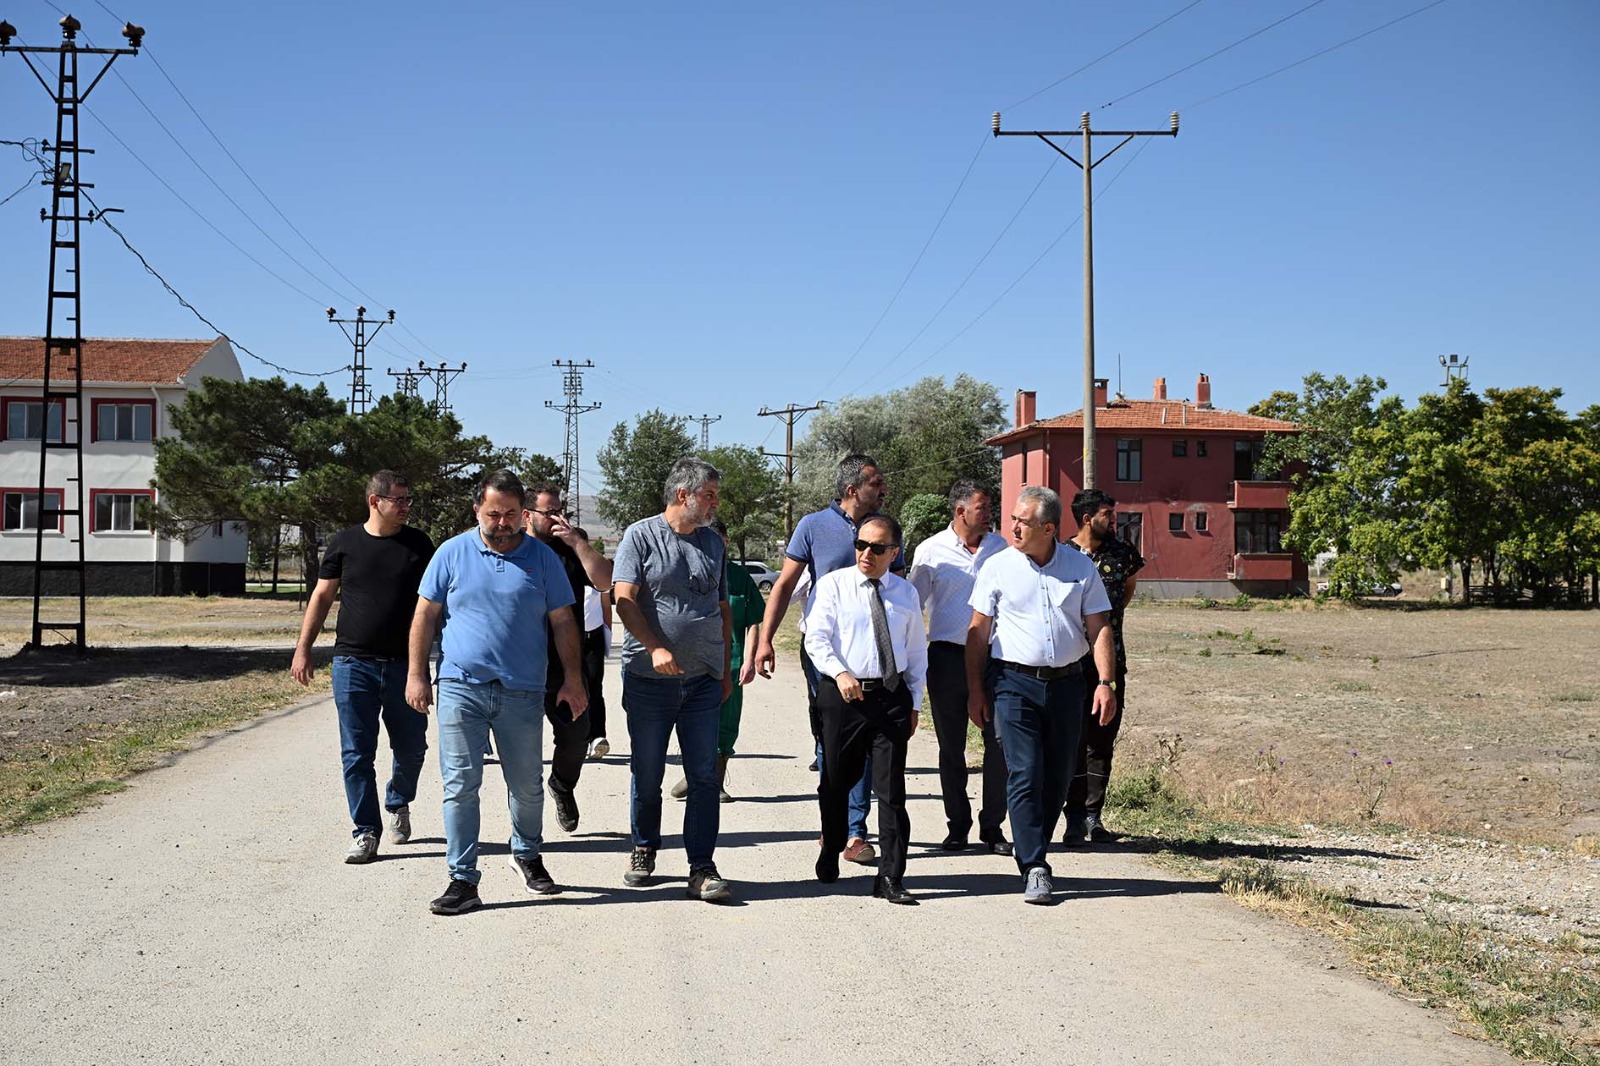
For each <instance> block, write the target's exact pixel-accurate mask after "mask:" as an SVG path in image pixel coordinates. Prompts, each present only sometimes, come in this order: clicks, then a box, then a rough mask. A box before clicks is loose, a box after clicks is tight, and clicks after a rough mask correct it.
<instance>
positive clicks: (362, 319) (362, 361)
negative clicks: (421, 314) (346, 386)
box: [328, 307, 394, 415]
mask: <svg viewBox="0 0 1600 1066" xmlns="http://www.w3.org/2000/svg"><path fill="white" fill-rule="evenodd" d="M338 313H339V312H338V311H336V310H334V309H333V308H331V307H330V308H328V321H329V322H332V323H334V324H335V325H337V326H338V327H339V329H340V330H342V331H343V332H344V335H345V336H346V337H348V338H350V343H351V344H353V345H355V349H356V357H355V361H354V362H352V363H351V364H350V413H351V414H353V415H364V414H366V413H367V404H368V403H370V402H371V401H372V390H371V389H369V388H367V342H368V341H370V340H371V339H372V338H373V337H376V336H377V335H378V331H379V330H381V329H383V327H384V326H387V325H388V324H389V322H393V321H394V312H393V311H390V312H389V319H388V321H387V322H384V321H376V320H374V319H370V318H368V317H367V309H366V308H365V307H358V308H356V317H355V318H335V317H333V316H334V315H337V314H338ZM348 326H354V327H355V328H356V329H355V332H354V333H352V332H350V330H349V329H347V328H346V327H348ZM368 326H371V327H372V332H371V333H368V332H367V327H368Z"/></svg>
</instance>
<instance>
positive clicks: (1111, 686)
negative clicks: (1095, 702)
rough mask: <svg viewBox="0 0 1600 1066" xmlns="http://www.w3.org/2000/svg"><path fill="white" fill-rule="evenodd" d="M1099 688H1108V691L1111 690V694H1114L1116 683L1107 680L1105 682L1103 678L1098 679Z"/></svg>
mask: <svg viewBox="0 0 1600 1066" xmlns="http://www.w3.org/2000/svg"><path fill="white" fill-rule="evenodd" d="M1100 686H1101V687H1102V688H1108V689H1110V690H1111V691H1112V692H1115V691H1117V683H1116V682H1115V681H1107V680H1106V679H1105V678H1103V677H1102V678H1101V679H1100Z"/></svg>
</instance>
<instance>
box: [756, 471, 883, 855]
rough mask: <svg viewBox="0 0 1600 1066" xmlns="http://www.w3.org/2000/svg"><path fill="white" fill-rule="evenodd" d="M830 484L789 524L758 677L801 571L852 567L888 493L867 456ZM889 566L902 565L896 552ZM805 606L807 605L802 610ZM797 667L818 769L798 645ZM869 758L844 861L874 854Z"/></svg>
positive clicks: (817, 732)
mask: <svg viewBox="0 0 1600 1066" xmlns="http://www.w3.org/2000/svg"><path fill="white" fill-rule="evenodd" d="M834 488H835V490H836V491H837V492H838V494H839V495H838V497H837V498H836V499H835V500H834V501H833V502H832V503H830V504H829V505H828V506H827V507H825V508H823V509H822V510H820V511H814V512H812V513H811V514H808V515H806V516H805V517H804V518H802V519H800V521H799V522H797V523H795V527H794V535H793V536H791V537H790V538H789V546H788V548H787V549H786V550H785V552H784V560H783V570H782V572H781V573H779V575H778V580H777V581H774V582H773V583H772V594H771V596H769V597H768V599H767V610H766V616H765V617H764V618H763V619H762V622H761V638H760V640H759V641H758V642H757V647H756V659H755V663H756V670H757V671H758V672H759V673H760V674H761V676H762V677H771V676H772V670H773V666H774V665H775V663H776V661H777V652H776V651H774V650H773V641H774V640H775V639H776V637H777V633H778V627H779V626H780V625H782V624H783V616H784V613H785V612H786V611H788V609H789V600H790V597H792V596H793V595H794V589H795V586H796V585H797V584H798V583H799V581H800V575H801V574H802V573H804V574H807V575H808V576H809V577H810V578H811V583H812V587H813V588H815V587H816V584H817V582H818V581H820V580H821V579H822V577H823V575H824V574H830V573H832V572H833V571H835V570H842V569H844V568H845V567H848V566H854V565H855V548H854V545H855V542H856V534H857V532H858V530H859V528H860V525H861V523H862V522H864V521H866V520H867V519H868V518H870V517H872V516H873V515H875V514H877V513H878V508H879V507H881V506H882V505H883V501H884V498H885V497H886V496H888V494H889V489H888V485H887V484H886V483H885V481H884V478H883V474H881V473H880V472H879V471H878V461H877V460H876V459H874V458H872V457H871V456H870V455H847V456H845V457H844V458H843V459H841V460H839V469H838V471H837V473H836V474H835V480H834ZM892 569H893V570H896V571H899V570H904V569H905V562H904V561H903V560H902V559H900V557H899V555H898V553H897V554H896V556H895V560H894V564H893V566H892ZM803 609H804V610H809V606H807V607H805V608H803ZM800 669H801V672H802V673H803V674H804V675H805V679H806V694H807V697H808V708H809V710H810V713H811V735H812V736H813V737H815V738H816V751H817V761H818V770H819V771H820V770H821V768H822V767H821V764H822V760H823V752H822V723H821V719H820V717H819V716H818V713H817V689H818V677H817V670H816V667H815V666H814V665H813V664H812V662H811V657H810V655H809V654H807V652H806V651H805V648H804V647H802V648H801V650H800ZM871 766H872V760H871V757H870V756H869V757H868V760H867V769H866V770H865V771H863V773H862V775H861V779H860V780H859V781H857V782H856V785H855V787H854V788H853V789H852V790H851V792H850V841H849V843H848V844H847V845H846V846H845V849H844V857H845V859H846V860H847V861H849V862H856V863H869V862H871V861H872V860H873V859H875V858H877V853H876V852H874V851H873V849H872V845H871V844H869V843H867V812H868V810H869V809H870V807H871V800H870V799H869V789H870V787H871V779H870V776H871Z"/></svg>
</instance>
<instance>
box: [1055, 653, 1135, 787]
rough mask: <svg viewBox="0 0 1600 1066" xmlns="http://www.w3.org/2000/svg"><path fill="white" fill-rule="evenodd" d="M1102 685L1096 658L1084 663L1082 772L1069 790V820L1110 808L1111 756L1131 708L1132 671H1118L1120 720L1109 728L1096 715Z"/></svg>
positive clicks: (1076, 776) (1080, 761)
mask: <svg viewBox="0 0 1600 1066" xmlns="http://www.w3.org/2000/svg"><path fill="white" fill-rule="evenodd" d="M1099 681H1100V675H1099V674H1098V673H1096V672H1095V668H1094V656H1092V655H1090V656H1087V657H1085V659H1084V661H1083V684H1084V689H1083V737H1082V739H1080V740H1079V741H1078V764H1077V765H1078V770H1077V773H1075V774H1073V775H1072V785H1071V786H1070V787H1069V788H1068V789H1067V810H1066V814H1067V817H1068V818H1069V819H1070V818H1073V817H1079V818H1081V817H1083V816H1084V815H1086V814H1092V815H1094V816H1095V817H1099V816H1100V810H1101V808H1103V807H1104V806H1105V805H1106V786H1107V785H1109V784H1110V783H1111V753H1112V750H1113V749H1114V748H1115V747H1116V744H1117V731H1118V730H1119V729H1121V728H1122V718H1123V715H1124V713H1125V712H1126V710H1127V708H1126V706H1125V705H1124V702H1123V701H1124V700H1125V699H1126V698H1127V693H1128V668H1127V667H1126V666H1121V665H1119V666H1118V667H1117V716H1116V717H1115V718H1113V719H1111V722H1110V723H1109V724H1107V725H1101V724H1100V718H1099V716H1098V715H1096V714H1095V713H1094V690H1095V687H1096V685H1097V684H1098V683H1099Z"/></svg>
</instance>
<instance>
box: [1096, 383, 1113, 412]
mask: <svg viewBox="0 0 1600 1066" xmlns="http://www.w3.org/2000/svg"><path fill="white" fill-rule="evenodd" d="M1110 388H1111V379H1110V378H1095V379H1094V407H1095V410H1097V411H1098V410H1099V409H1100V408H1102V407H1104V406H1105V405H1106V392H1107V391H1108V390H1110Z"/></svg>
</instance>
